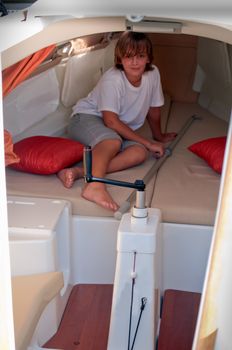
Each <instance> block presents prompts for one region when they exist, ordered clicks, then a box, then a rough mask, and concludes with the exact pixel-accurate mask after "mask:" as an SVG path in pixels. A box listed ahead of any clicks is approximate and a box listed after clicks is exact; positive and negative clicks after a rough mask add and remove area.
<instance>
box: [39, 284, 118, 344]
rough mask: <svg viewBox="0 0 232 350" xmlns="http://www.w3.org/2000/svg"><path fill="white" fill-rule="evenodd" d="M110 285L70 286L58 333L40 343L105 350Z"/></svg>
mask: <svg viewBox="0 0 232 350" xmlns="http://www.w3.org/2000/svg"><path fill="white" fill-rule="evenodd" d="M112 293H113V285H94V284H91V285H86V284H85V285H77V286H74V287H73V289H72V292H71V295H70V297H69V300H68V304H67V307H66V309H65V312H64V316H63V318H62V321H61V324H60V327H59V330H58V332H57V333H56V334H55V335H54V336H53V337H52V338H51V339H50V340H49V341H48V342H47V343H46V344H45V345H44V346H43V347H44V348H58V349H62V350H106V349H107V340H108V333H109V325H110V312H111V303H112Z"/></svg>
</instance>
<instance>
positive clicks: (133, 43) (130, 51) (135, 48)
mask: <svg viewBox="0 0 232 350" xmlns="http://www.w3.org/2000/svg"><path fill="white" fill-rule="evenodd" d="M140 53H146V54H147V55H148V60H149V63H147V64H146V67H145V71H149V70H153V67H152V61H153V52H152V43H151V41H150V39H149V38H148V37H147V36H146V35H145V34H144V33H137V32H130V31H126V32H124V33H122V34H121V36H120V38H119V39H118V42H117V44H116V46H115V51H114V64H115V67H116V68H118V69H121V70H123V65H122V58H123V57H133V56H136V55H137V54H140Z"/></svg>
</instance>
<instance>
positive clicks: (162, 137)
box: [147, 107, 176, 142]
mask: <svg viewBox="0 0 232 350" xmlns="http://www.w3.org/2000/svg"><path fill="white" fill-rule="evenodd" d="M160 118H161V108H160V107H150V108H149V111H148V114H147V121H148V123H149V125H150V128H151V132H152V137H153V139H155V140H158V141H160V142H169V141H172V140H173V139H174V138H175V137H176V133H175V132H170V133H165V134H163V133H162V131H161V125H160Z"/></svg>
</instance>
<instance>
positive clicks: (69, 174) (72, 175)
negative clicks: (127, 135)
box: [57, 144, 148, 188]
mask: <svg viewBox="0 0 232 350" xmlns="http://www.w3.org/2000/svg"><path fill="white" fill-rule="evenodd" d="M147 156H148V151H147V150H146V149H145V148H144V147H143V146H139V145H136V144H135V145H131V146H129V147H127V148H126V149H124V150H123V151H122V152H119V153H118V154H116V156H115V157H114V158H113V159H112V160H111V161H110V162H109V165H108V168H107V170H106V172H107V173H114V172H116V171H120V170H124V169H128V168H131V167H133V166H135V165H138V164H141V163H143V162H144V161H145V160H146V159H147ZM97 170H98V169H97ZM57 176H58V177H59V179H60V180H61V181H62V183H63V185H64V186H65V187H67V188H71V187H72V185H73V183H74V181H75V180H78V179H80V178H82V177H83V176H84V171H83V168H80V167H73V168H68V169H63V170H61V171H59V173H58V174H57ZM95 176H97V175H95ZM99 177H100V176H99Z"/></svg>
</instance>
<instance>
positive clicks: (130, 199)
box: [114, 115, 202, 220]
mask: <svg viewBox="0 0 232 350" xmlns="http://www.w3.org/2000/svg"><path fill="white" fill-rule="evenodd" d="M196 120H202V118H201V117H199V116H197V115H193V116H191V117H190V118H189V119H188V120H187V121H186V123H185V124H184V125H183V126H182V128H181V129H180V131H179V132H178V134H177V136H176V138H175V139H174V140H173V141H172V142H171V143H170V145H169V146H168V147H167V148H166V149H165V152H164V155H163V156H162V157H161V158H159V159H157V160H156V161H155V163H154V165H153V166H152V167H151V169H150V170H149V171H148V172H147V174H146V175H145V176H144V177H143V179H142V180H143V182H144V183H145V184H147V183H148V182H149V181H150V179H151V177H152V176H153V175H154V174H155V173H156V172H157V171H158V169H159V168H160V167H161V166H162V165H163V163H164V162H165V161H166V159H167V158H168V157H170V156H171V155H172V151H173V149H174V148H175V147H176V145H177V143H178V142H179V141H180V140H181V139H182V137H183V136H184V134H185V133H186V131H187V130H188V129H189V127H190V126H191V125H192V123H193V122H194V121H196ZM136 192H137V191H136V190H134V191H133V192H132V193H131V194H130V195H129V196H128V198H127V199H126V200H125V202H123V203H122V204H121V206H120V208H119V209H118V210H117V211H116V212H115V213H114V217H115V218H116V219H117V220H121V218H122V215H123V214H124V213H126V212H127V211H128V210H129V209H130V207H131V203H132V202H133V201H134V200H135V198H136Z"/></svg>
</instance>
